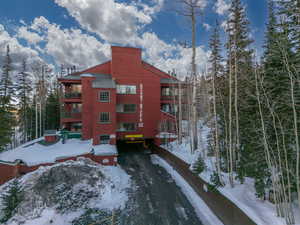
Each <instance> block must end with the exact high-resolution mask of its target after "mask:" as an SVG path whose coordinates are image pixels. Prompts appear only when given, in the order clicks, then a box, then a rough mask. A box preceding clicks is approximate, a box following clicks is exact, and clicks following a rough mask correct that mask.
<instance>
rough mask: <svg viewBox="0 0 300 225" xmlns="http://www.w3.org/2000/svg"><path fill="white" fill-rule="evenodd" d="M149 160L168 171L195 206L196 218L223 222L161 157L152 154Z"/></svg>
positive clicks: (218, 224)
mask: <svg viewBox="0 0 300 225" xmlns="http://www.w3.org/2000/svg"><path fill="white" fill-rule="evenodd" d="M151 160H152V163H153V164H157V165H159V166H161V167H163V168H165V169H166V170H167V171H168V173H169V174H170V175H171V176H172V178H173V179H174V180H175V182H176V184H177V185H178V186H179V187H180V188H181V190H182V192H183V193H184V194H185V196H186V197H187V198H188V200H189V201H190V203H191V204H192V205H193V207H194V208H195V211H196V213H197V216H198V218H199V219H200V220H201V222H202V223H203V224H204V225H222V224H223V223H222V222H221V221H220V220H219V219H218V217H217V216H216V215H215V214H214V213H213V212H212V211H211V210H210V208H209V207H208V206H207V205H206V204H205V202H204V201H203V200H202V199H201V198H200V197H199V196H198V194H197V193H196V192H195V191H194V190H193V188H192V187H191V186H190V185H189V184H188V183H187V182H186V181H185V180H184V178H183V177H181V176H180V175H179V174H178V173H177V172H176V171H175V170H174V169H173V168H172V167H171V166H170V165H169V164H168V163H167V162H166V161H165V160H163V159H162V158H160V157H158V156H156V155H152V156H151Z"/></svg>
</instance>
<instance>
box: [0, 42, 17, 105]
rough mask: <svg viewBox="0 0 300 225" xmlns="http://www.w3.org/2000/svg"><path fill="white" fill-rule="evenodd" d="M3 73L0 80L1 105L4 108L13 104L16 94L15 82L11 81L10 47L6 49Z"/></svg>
mask: <svg viewBox="0 0 300 225" xmlns="http://www.w3.org/2000/svg"><path fill="white" fill-rule="evenodd" d="M2 71H3V73H2V77H1V80H0V100H1V105H2V106H3V105H7V104H10V103H11V101H12V97H13V93H14V86H13V81H12V79H11V72H12V60H11V57H10V48H9V45H8V46H7V47H6V56H5V58H4V63H3V66H2Z"/></svg>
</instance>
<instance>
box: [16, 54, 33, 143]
mask: <svg viewBox="0 0 300 225" xmlns="http://www.w3.org/2000/svg"><path fill="white" fill-rule="evenodd" d="M17 86H18V99H19V104H18V108H19V111H18V114H19V121H18V124H19V127H20V132H21V134H22V140H21V142H22V143H24V142H26V141H27V140H28V138H27V137H28V126H29V125H30V124H29V120H28V115H27V114H28V113H29V104H30V97H29V94H30V92H31V90H32V88H31V81H30V79H29V73H27V63H26V60H25V59H24V60H23V61H22V71H21V72H20V73H19V74H18V84H17Z"/></svg>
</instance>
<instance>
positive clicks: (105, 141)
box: [100, 135, 110, 144]
mask: <svg viewBox="0 0 300 225" xmlns="http://www.w3.org/2000/svg"><path fill="white" fill-rule="evenodd" d="M109 141H110V137H109V135H101V136H100V144H109Z"/></svg>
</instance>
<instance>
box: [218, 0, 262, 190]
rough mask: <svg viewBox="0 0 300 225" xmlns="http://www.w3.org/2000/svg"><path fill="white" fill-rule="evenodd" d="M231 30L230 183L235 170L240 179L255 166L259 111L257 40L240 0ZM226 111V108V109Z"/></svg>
mask: <svg viewBox="0 0 300 225" xmlns="http://www.w3.org/2000/svg"><path fill="white" fill-rule="evenodd" d="M229 13H230V18H229V20H228V26H227V33H228V42H227V44H226V47H227V49H228V61H227V74H228V76H227V82H228V85H226V86H227V87H228V91H227V90H224V89H223V90H224V93H221V95H224V96H228V100H227V99H226V100H225V101H224V102H225V105H226V107H225V108H227V109H228V115H227V118H226V117H224V116H223V117H221V118H226V119H225V120H226V121H222V122H221V124H223V125H224V124H225V123H227V137H228V138H227V143H228V145H227V147H228V153H226V154H227V158H228V159H229V160H228V161H229V163H228V167H229V172H230V176H229V177H230V183H231V185H233V171H236V172H237V173H238V174H239V176H238V178H239V179H240V181H241V182H242V181H243V177H244V176H245V175H246V174H247V170H248V172H249V170H251V169H250V168H249V167H248V165H249V164H250V163H251V158H250V155H251V152H252V151H253V148H252V147H253V146H252V145H251V144H250V145H249V143H251V140H254V139H255V135H254V133H255V131H256V128H255V126H254V124H253V120H254V121H255V114H256V111H257V107H256V101H255V98H254V97H255V86H254V82H253V81H254V76H253V62H252V54H253V51H252V49H251V47H250V45H251V43H252V42H253V41H252V40H251V39H250V38H249V21H248V19H247V16H246V13H245V9H244V7H243V6H242V4H241V1H240V0H233V1H232V2H231V6H230V9H229ZM222 114H224V112H223V113H222Z"/></svg>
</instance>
